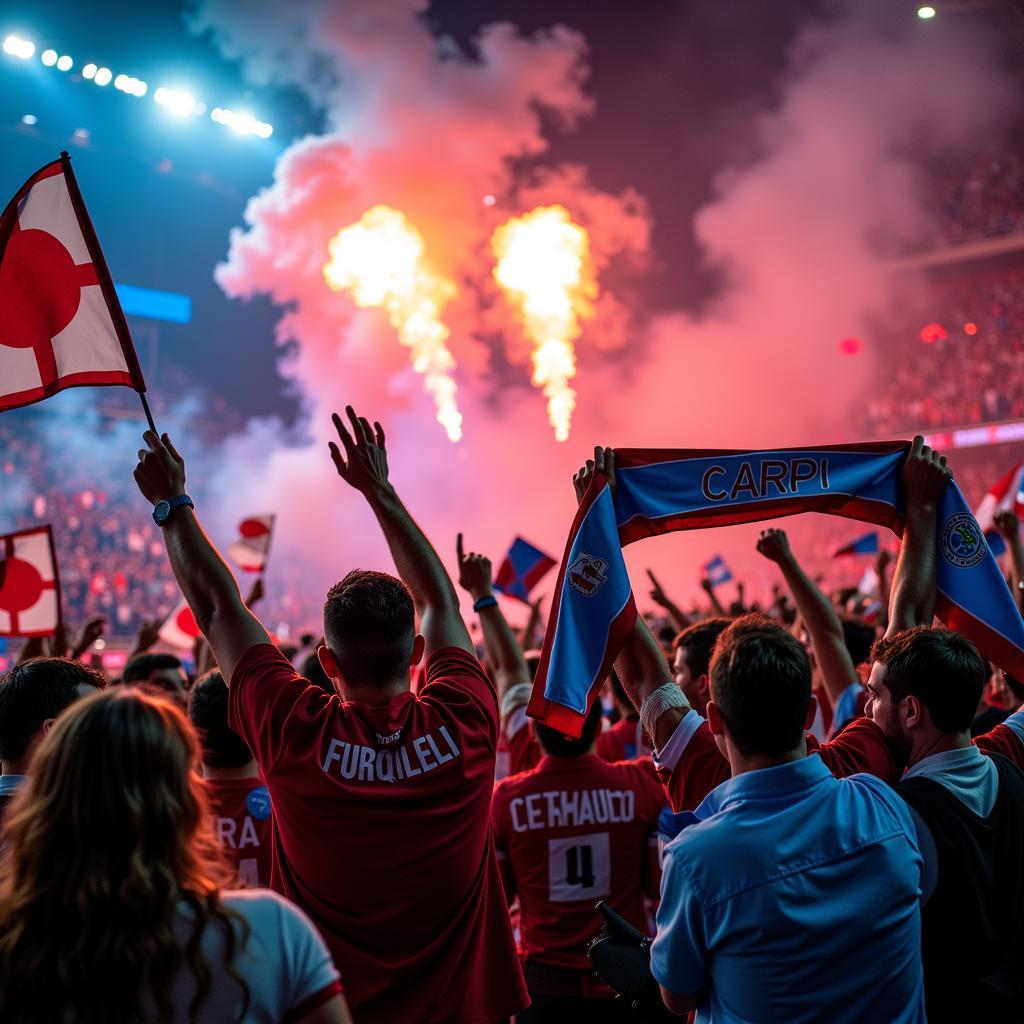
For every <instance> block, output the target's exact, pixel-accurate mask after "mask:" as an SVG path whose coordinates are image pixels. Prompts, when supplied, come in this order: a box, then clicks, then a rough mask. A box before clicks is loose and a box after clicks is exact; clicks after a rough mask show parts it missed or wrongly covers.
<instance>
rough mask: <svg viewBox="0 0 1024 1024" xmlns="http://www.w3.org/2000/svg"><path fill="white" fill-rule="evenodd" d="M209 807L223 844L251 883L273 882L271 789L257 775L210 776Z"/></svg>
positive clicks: (242, 876) (241, 875) (243, 878)
mask: <svg viewBox="0 0 1024 1024" xmlns="http://www.w3.org/2000/svg"><path fill="white" fill-rule="evenodd" d="M206 788H207V791H208V792H209V794H210V809H211V810H212V811H213V816H214V827H215V828H216V830H217V838H218V839H219V840H220V843H221V846H223V847H224V849H225V850H226V851H227V854H228V857H229V858H230V859H231V861H232V863H233V864H235V865H236V866H237V868H238V879H239V881H240V882H244V883H245V884H246V885H250V886H262V887H263V888H266V887H267V886H269V885H270V849H271V844H270V793H269V792H268V791H267V787H266V785H265V784H264V782H263V780H262V779H261V778H259V777H258V776H254V777H252V778H248V779H207V780H206Z"/></svg>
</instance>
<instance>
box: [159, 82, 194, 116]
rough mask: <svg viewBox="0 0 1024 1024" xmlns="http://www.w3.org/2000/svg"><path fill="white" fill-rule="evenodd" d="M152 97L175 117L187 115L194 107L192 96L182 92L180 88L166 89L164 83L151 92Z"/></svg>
mask: <svg viewBox="0 0 1024 1024" xmlns="http://www.w3.org/2000/svg"><path fill="white" fill-rule="evenodd" d="M153 99H155V100H156V101H157V103H159V104H160V106H162V107H166V108H167V109H168V110H169V111H170V112H171V113H172V114H174V115H175V116H177V117H188V115H189V114H191V113H192V112H193V111H194V110H195V108H196V99H195V97H194V96H191V95H189V94H188V93H187V92H183V91H182V90H181V89H168V88H167V86H165V85H161V86H160V88H159V89H157V91H156V92H155V93H153Z"/></svg>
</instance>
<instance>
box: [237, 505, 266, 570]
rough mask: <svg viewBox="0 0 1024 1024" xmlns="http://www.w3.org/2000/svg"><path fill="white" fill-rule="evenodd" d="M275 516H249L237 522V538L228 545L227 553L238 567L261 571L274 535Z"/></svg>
mask: <svg viewBox="0 0 1024 1024" xmlns="http://www.w3.org/2000/svg"><path fill="white" fill-rule="evenodd" d="M275 518H276V517H275V516H250V517H249V518H248V519H243V520H242V521H241V522H240V523H239V524H238V540H236V541H235V543H234V544H231V545H229V546H228V554H229V555H230V556H231V559H232V561H233V562H234V563H235V565H237V566H238V567H239V568H240V569H245V571H246V572H263V570H264V569H265V568H266V566H267V553H268V552H269V551H270V541H271V539H272V538H273V536H274V519H275Z"/></svg>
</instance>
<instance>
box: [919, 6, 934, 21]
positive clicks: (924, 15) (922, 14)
mask: <svg viewBox="0 0 1024 1024" xmlns="http://www.w3.org/2000/svg"><path fill="white" fill-rule="evenodd" d="M917 16H918V17H919V18H920V19H921V20H922V21H927V20H928V19H929V18H934V17H935V8H934V7H932V5H931V4H922V6H920V7H918V9H917Z"/></svg>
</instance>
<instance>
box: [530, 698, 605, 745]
mask: <svg viewBox="0 0 1024 1024" xmlns="http://www.w3.org/2000/svg"><path fill="white" fill-rule="evenodd" d="M533 728H534V730H535V731H536V734H537V742H538V743H539V744H540V745H541V747H543V748H544V752H545V753H546V754H550V755H551V756H552V757H578V756H579V755H580V754H585V753H586V752H587V751H588V750H589V749H590V748H591V747H592V746H593V745H594V740H596V739H597V734H598V733H599V732H600V731H601V702H600V701H599V700H595V701H594V704H593V706H592V707H591V709H590V711H589V713H588V714H587V718H586V721H585V722H584V723H583V731H582V732H581V733H580V738H579V739H578V740H574V739H571V738H570V737H568V736H564V735H563V734H562V733H560V732H559V731H558V730H557V729H552V728H551V726H549V725H541V724H540V722H534V723H533Z"/></svg>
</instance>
